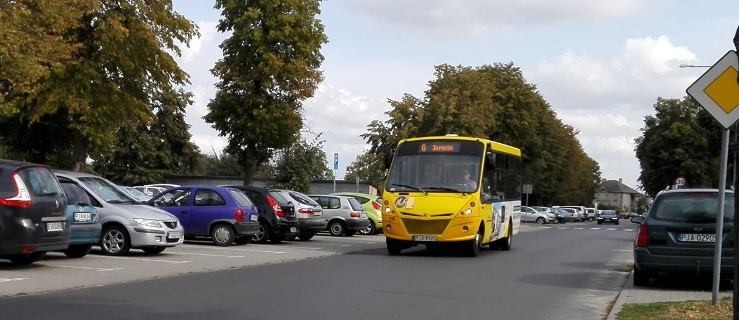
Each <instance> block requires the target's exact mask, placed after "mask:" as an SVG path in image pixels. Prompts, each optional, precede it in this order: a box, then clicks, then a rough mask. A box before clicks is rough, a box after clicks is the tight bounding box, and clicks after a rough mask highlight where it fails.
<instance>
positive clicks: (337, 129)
mask: <svg viewBox="0 0 739 320" xmlns="http://www.w3.org/2000/svg"><path fill="white" fill-rule="evenodd" d="M213 6H214V2H213V1H207V0H175V1H174V7H175V10H176V11H177V12H178V13H180V14H183V15H184V16H186V17H187V18H188V19H190V20H192V21H193V22H195V23H196V24H197V25H198V27H199V32H200V36H199V37H198V38H195V39H192V40H191V41H190V42H189V43H188V44H183V51H182V55H181V56H180V57H178V58H177V60H178V62H179V63H180V66H181V67H182V68H183V69H184V70H185V71H186V72H187V73H188V74H189V75H190V82H191V84H190V85H189V86H188V87H187V88H186V89H187V90H190V91H191V92H192V93H193V94H194V104H193V105H192V106H191V107H189V108H188V110H187V117H186V120H187V122H188V124H189V125H190V126H191V128H190V132H191V134H192V141H193V142H194V143H195V144H197V145H198V146H199V147H200V149H201V150H202V151H203V152H207V153H212V152H213V151H215V152H220V151H221V150H222V149H223V147H224V146H225V145H226V143H227V142H226V140H225V138H222V137H219V135H218V132H217V131H215V130H214V129H212V128H211V126H210V125H209V124H207V123H205V121H203V119H202V117H203V116H204V115H205V114H206V113H207V104H208V102H209V101H210V99H212V98H213V97H214V95H215V92H216V89H215V86H214V84H215V83H216V82H217V81H218V79H216V78H215V77H214V76H213V75H212V74H211V73H210V69H211V68H212V67H213V65H214V63H215V62H216V61H217V60H218V59H219V58H221V57H222V53H221V50H220V48H219V47H218V46H219V44H220V43H221V42H222V41H223V40H224V39H226V38H227V37H228V34H223V33H220V32H218V31H217V29H216V26H217V23H218V20H219V19H220V12H219V11H218V10H216V9H214V8H213ZM319 19H320V20H321V21H322V23H323V24H324V26H325V32H326V35H327V36H328V40H329V42H328V43H327V44H325V45H324V46H323V47H322V49H321V53H322V54H323V56H324V58H325V60H324V62H323V64H322V65H321V71H322V72H323V76H324V80H323V82H322V83H321V84H320V86H319V87H318V90H316V93H315V95H314V97H312V98H310V99H308V100H306V101H305V102H304V104H303V115H304V120H305V129H306V130H305V131H308V132H310V133H306V134H307V135H311V134H315V133H322V138H323V139H325V140H326V143H325V145H324V146H325V147H324V151H325V152H326V154H327V156H328V158H329V159H327V161H328V163H327V165H328V166H329V167H333V163H332V161H333V154H334V153H338V154H339V170H338V177H340V178H341V177H343V176H344V172H345V169H346V167H347V166H349V165H350V164H351V162H352V161H353V160H354V159H355V158H356V156H357V155H359V154H361V153H363V152H364V151H365V150H367V149H368V148H369V146H368V145H367V144H366V142H365V141H364V140H362V138H361V137H360V135H361V134H362V133H365V132H366V131H367V129H366V127H367V125H368V124H369V123H370V122H371V121H372V120H385V119H386V118H387V117H386V115H385V112H386V111H388V110H389V106H388V103H387V100H388V99H395V100H397V99H400V98H401V97H402V95H403V94H406V93H408V94H412V95H414V96H416V97H419V98H422V97H423V96H424V91H425V90H426V89H427V85H428V82H429V81H431V80H433V68H434V66H436V65H440V64H444V63H447V64H452V65H464V66H481V65H485V64H493V63H498V62H500V63H508V62H512V63H514V65H515V66H517V67H519V68H521V70H522V71H523V73H524V76H525V77H526V80H527V81H528V82H530V83H532V84H534V85H535V86H536V87H537V89H538V90H539V93H540V94H541V95H542V96H543V97H544V99H545V100H547V101H548V102H549V104H550V105H551V107H552V109H553V110H554V111H555V112H556V113H557V116H558V117H559V118H560V119H562V121H563V122H564V123H566V124H569V125H571V126H573V127H574V128H576V129H577V130H578V131H579V134H578V135H577V137H578V139H579V140H580V143H581V144H582V146H583V149H584V151H585V152H586V153H587V154H588V155H589V156H590V157H591V158H593V159H594V160H595V161H597V162H598V163H599V165H600V169H601V173H602V177H603V178H605V179H612V180H617V179H623V182H624V183H625V184H626V185H628V186H630V187H632V188H635V189H637V188H638V187H639V184H638V181H637V179H638V177H639V173H640V170H641V169H640V166H639V162H638V160H637V159H636V156H635V152H634V147H635V144H634V139H635V138H637V137H638V136H640V135H641V133H640V129H641V128H642V127H643V126H644V117H645V116H648V115H652V114H654V107H653V106H654V104H655V103H656V101H657V98H658V97H663V98H682V97H683V96H685V95H686V93H685V89H686V88H687V87H688V86H689V85H690V84H691V83H693V82H694V81H695V80H696V79H697V78H698V77H699V76H700V75H701V74H702V73H703V72H705V70H706V69H705V68H680V67H679V66H680V65H681V64H692V65H711V64H713V63H714V62H715V61H717V60H718V59H719V58H721V56H723V55H724V54H725V53H726V52H727V51H728V50H733V49H734V44H733V42H732V38H733V37H734V34H735V32H736V29H737V25H738V24H739V0H717V1H681V0H654V1H646V0H641V1H640V0H610V1H592V0H326V1H323V2H322V4H321V14H320V16H319ZM185 45H186V46H185ZM308 138H309V139H310V138H312V136H308ZM686 138H688V137H686ZM637 190H638V189H637Z"/></svg>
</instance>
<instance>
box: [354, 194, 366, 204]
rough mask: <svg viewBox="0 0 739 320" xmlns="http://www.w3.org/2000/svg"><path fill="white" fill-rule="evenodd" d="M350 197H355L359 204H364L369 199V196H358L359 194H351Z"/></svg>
mask: <svg viewBox="0 0 739 320" xmlns="http://www.w3.org/2000/svg"><path fill="white" fill-rule="evenodd" d="M352 198H354V199H356V200H357V202H359V203H360V204H365V203H367V201H369V200H370V199H369V198H365V197H360V196H353V197H352Z"/></svg>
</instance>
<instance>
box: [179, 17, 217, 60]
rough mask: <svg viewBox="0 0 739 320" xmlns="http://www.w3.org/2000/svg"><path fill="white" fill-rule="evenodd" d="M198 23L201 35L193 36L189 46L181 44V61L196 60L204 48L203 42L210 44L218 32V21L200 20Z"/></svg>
mask: <svg viewBox="0 0 739 320" xmlns="http://www.w3.org/2000/svg"><path fill="white" fill-rule="evenodd" d="M197 25H198V31H199V32H200V36H199V37H194V38H192V39H191V40H190V43H188V46H187V47H184V46H181V47H182V57H181V58H180V61H181V62H185V63H187V62H192V61H194V60H195V59H196V58H197V57H198V56H199V55H200V53H201V51H202V49H203V44H210V42H211V41H212V40H213V39H214V36H215V35H216V34H217V32H218V30H217V29H216V27H217V26H218V22H216V21H199V22H198V23H197Z"/></svg>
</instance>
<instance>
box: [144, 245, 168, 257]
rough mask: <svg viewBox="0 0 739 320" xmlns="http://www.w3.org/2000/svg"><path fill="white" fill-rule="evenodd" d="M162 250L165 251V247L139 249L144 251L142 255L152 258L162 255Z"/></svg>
mask: <svg viewBox="0 0 739 320" xmlns="http://www.w3.org/2000/svg"><path fill="white" fill-rule="evenodd" d="M164 249H167V247H144V248H141V250H144V253H146V254H148V255H152V256H153V255H155V254H160V253H162V251H164Z"/></svg>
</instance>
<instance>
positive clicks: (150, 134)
mask: <svg viewBox="0 0 739 320" xmlns="http://www.w3.org/2000/svg"><path fill="white" fill-rule="evenodd" d="M191 98H192V94H190V93H186V92H183V91H178V92H175V91H171V92H167V93H165V94H162V95H160V96H158V97H157V99H156V100H155V101H154V105H153V106H152V111H153V112H154V113H155V115H156V118H155V120H154V122H153V123H151V125H148V126H147V125H144V124H138V125H135V126H130V127H123V128H121V129H120V130H119V131H118V143H117V145H116V147H115V150H114V151H113V152H111V153H109V154H106V155H101V156H100V157H99V158H98V159H97V160H96V161H95V163H94V165H93V170H94V171H96V172H98V173H100V174H102V175H103V176H105V177H106V178H108V179H111V180H113V181H115V182H117V183H122V184H126V185H138V184H148V183H156V182H162V181H164V179H165V178H166V176H168V175H174V174H186V173H190V172H192V171H194V170H195V168H197V167H198V165H199V163H198V162H199V151H198V148H197V146H195V145H194V144H193V143H192V142H190V132H189V131H188V129H189V127H190V126H189V125H188V124H187V123H186V122H185V108H186V107H187V106H188V105H190V104H192V100H191Z"/></svg>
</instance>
